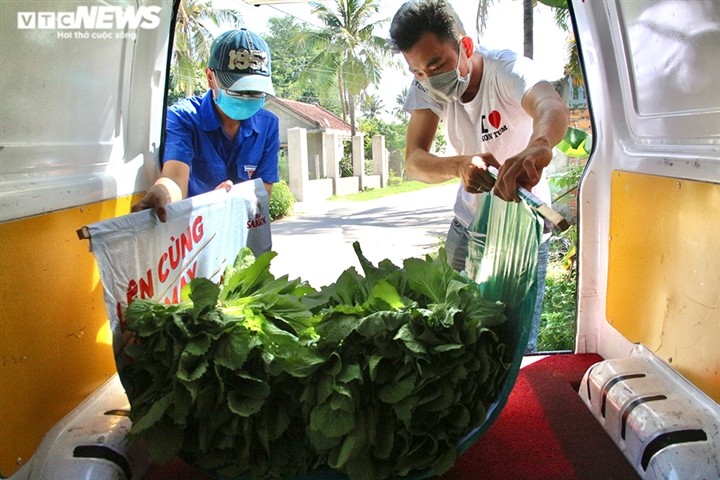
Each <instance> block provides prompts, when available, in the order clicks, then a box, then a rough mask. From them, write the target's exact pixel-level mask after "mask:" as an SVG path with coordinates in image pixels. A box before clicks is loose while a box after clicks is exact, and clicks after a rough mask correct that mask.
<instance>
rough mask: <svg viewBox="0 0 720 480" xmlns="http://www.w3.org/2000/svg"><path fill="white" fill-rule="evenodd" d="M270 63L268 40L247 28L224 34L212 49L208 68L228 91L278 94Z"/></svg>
mask: <svg viewBox="0 0 720 480" xmlns="http://www.w3.org/2000/svg"><path fill="white" fill-rule="evenodd" d="M270 63H271V61H270V49H269V48H268V45H267V43H265V40H263V39H262V38H261V37H260V36H259V35H257V34H256V33H253V32H251V31H249V30H246V29H244V28H243V29H240V30H230V31H227V32H224V33H222V34H221V35H220V36H219V37H217V38H216V39H215V40H214V41H213V43H212V45H211V46H210V61H209V62H208V67H210V69H211V70H213V71H215V76H216V78H217V79H218V80H219V81H220V84H221V85H222V86H223V87H224V88H225V89H227V90H231V91H234V92H244V91H252V92H264V93H267V94H269V95H275V89H274V88H273V85H272V80H271V79H270V74H271V66H270Z"/></svg>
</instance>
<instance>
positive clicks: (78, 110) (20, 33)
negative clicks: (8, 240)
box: [0, 0, 172, 221]
mask: <svg viewBox="0 0 720 480" xmlns="http://www.w3.org/2000/svg"><path fill="white" fill-rule="evenodd" d="M101 8H105V9H109V8H115V11H117V12H120V13H118V14H113V13H112V12H111V13H107V12H108V11H109V10H100V9H101ZM0 9H1V10H2V11H1V12H0V29H2V30H3V31H5V32H8V31H15V32H16V34H15V35H12V36H10V35H8V36H5V37H3V48H2V57H1V58H0V90H1V91H2V92H3V97H2V121H1V123H0V147H1V148H0V166H1V167H2V169H1V171H0V207H1V208H0V212H1V213H0V221H6V220H11V219H16V218H22V217H25V216H29V215H34V214H39V213H44V212H48V211H53V210H59V209H62V208H67V207H71V206H76V205H81V204H86V203H91V202H96V201H100V200H104V199H108V198H114V197H118V196H123V195H128V194H132V193H135V192H138V191H140V190H142V189H143V188H144V187H145V186H146V180H145V176H144V175H142V174H140V175H139V173H141V172H142V170H141V167H142V165H143V162H142V161H135V160H137V159H141V160H142V158H143V157H146V156H149V157H157V156H158V149H159V147H160V139H161V128H162V123H163V104H164V100H165V74H164V72H165V65H166V63H167V55H168V45H169V44H168V42H169V31H170V24H171V19H172V5H171V3H170V2H166V1H161V0H143V1H140V2H134V1H129V0H120V1H112V2H98V1H94V0H89V1H87V2H82V3H78V2H77V1H72V0H70V1H68V0H63V1H50V0H48V1H45V2H21V1H3V2H2V4H1V5H0ZM103 12H105V13H103ZM81 15H90V16H91V17H92V18H94V19H95V20H87V21H86V23H78V24H74V25H73V24H72V23H70V22H72V21H78V20H77V19H78V18H79V17H80V16H81ZM93 15H94V16H93ZM102 15H106V16H107V19H106V21H105V23H102V20H99V18H101V17H102ZM116 15H130V16H133V15H134V18H137V19H140V20H142V22H145V23H142V22H140V23H138V24H137V28H130V26H129V24H126V25H125V27H124V28H117V25H118V23H117V22H118V21H116V18H115V17H116ZM102 18H104V17H102ZM66 19H67V20H66ZM93 22H94V23H93ZM62 24H65V25H72V26H74V27H78V28H63V27H62ZM143 24H144V25H146V26H147V28H143V26H142V25H143ZM106 25H111V27H112V28H104V27H105V26H106ZM101 27H103V28H101ZM150 27H152V28H150ZM139 45H142V48H139V47H138V46H139ZM38 64H40V65H43V66H44V67H43V69H42V70H43V72H44V74H43V75H38V73H37V66H38ZM147 163H148V164H150V165H152V164H157V163H158V162H147ZM29 190H31V191H34V192H35V194H34V195H31V196H28V195H27V191H29ZM28 199H29V200H28Z"/></svg>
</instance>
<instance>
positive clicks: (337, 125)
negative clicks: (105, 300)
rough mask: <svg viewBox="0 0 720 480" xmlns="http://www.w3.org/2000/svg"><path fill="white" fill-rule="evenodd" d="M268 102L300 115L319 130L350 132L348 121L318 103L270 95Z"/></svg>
mask: <svg viewBox="0 0 720 480" xmlns="http://www.w3.org/2000/svg"><path fill="white" fill-rule="evenodd" d="M270 102H271V103H275V104H277V105H278V106H279V107H280V108H284V109H285V110H288V111H290V112H291V113H294V114H295V115H297V116H299V117H301V118H302V119H303V120H305V121H306V122H308V123H310V124H311V125H313V126H314V127H315V128H318V129H321V130H340V131H344V132H350V130H351V127H350V125H349V124H348V123H346V122H344V121H343V120H342V119H341V118H339V117H337V116H336V115H334V114H333V113H331V112H329V111H327V110H325V109H324V108H322V107H321V106H319V105H311V104H309V103H303V102H298V101H295V100H287V99H284V98H277V97H271V98H270Z"/></svg>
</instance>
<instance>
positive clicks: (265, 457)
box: [120, 243, 508, 480]
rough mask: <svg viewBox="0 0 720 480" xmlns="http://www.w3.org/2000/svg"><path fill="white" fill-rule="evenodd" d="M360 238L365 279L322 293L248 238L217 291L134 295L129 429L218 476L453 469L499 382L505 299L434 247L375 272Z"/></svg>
mask: <svg viewBox="0 0 720 480" xmlns="http://www.w3.org/2000/svg"><path fill="white" fill-rule="evenodd" d="M354 247H355V250H356V252H357V255H358V257H359V259H360V263H361V265H362V269H363V271H364V274H365V275H364V276H362V275H360V274H359V273H358V272H357V271H356V270H355V269H354V268H350V269H348V270H346V271H345V272H343V273H342V274H341V275H340V277H339V278H338V279H337V281H336V282H335V283H334V284H332V285H329V286H327V287H323V288H322V289H321V290H319V291H317V290H315V289H313V288H312V287H310V286H309V285H308V284H307V283H305V282H302V281H301V280H299V279H298V280H288V278H287V276H284V277H281V278H275V277H274V276H273V275H272V274H271V273H270V270H269V266H270V261H271V260H272V258H273V257H274V256H275V255H276V254H275V253H273V252H269V253H265V254H262V255H260V256H258V257H257V258H255V257H254V256H253V255H252V253H251V252H250V251H249V250H248V249H246V248H244V249H242V250H241V252H240V254H239V255H238V257H237V259H236V261H235V263H234V265H233V266H232V267H230V268H228V269H227V271H226V272H225V274H224V277H223V281H222V283H221V285H219V286H218V285H216V284H214V283H213V282H211V281H209V280H207V279H202V278H198V279H195V280H193V281H192V282H191V283H190V284H189V285H188V286H187V288H186V291H185V296H184V297H183V299H184V301H183V302H182V303H180V304H174V305H164V304H160V303H156V302H152V301H147V300H136V301H134V302H133V303H132V304H130V305H129V307H128V308H127V311H126V322H127V323H126V324H127V328H128V329H129V330H131V331H132V332H134V337H135V341H134V342H133V343H132V344H130V345H128V346H127V347H126V350H125V352H126V354H127V356H128V357H129V360H130V361H129V362H128V363H127V365H126V366H125V367H123V369H122V370H121V372H120V375H121V378H122V380H123V383H124V385H125V386H126V388H127V390H128V396H129V398H130V404H131V413H130V417H131V419H132V422H133V425H132V429H131V431H130V437H131V438H132V439H135V440H137V439H142V440H144V441H145V443H146V444H147V446H148V448H149V451H150V455H151V457H152V458H153V459H154V460H155V461H157V462H159V463H163V462H166V461H168V460H170V459H172V458H174V457H175V456H177V455H180V456H181V457H182V458H183V459H185V460H186V461H187V462H189V463H191V464H193V465H195V466H197V467H199V468H201V469H203V470H205V471H208V472H212V473H213V474H215V475H218V476H221V477H226V478H236V477H248V478H279V477H285V476H292V475H298V474H302V473H306V472H313V471H322V470H324V469H331V470H332V471H335V472H341V473H343V474H344V475H346V476H347V477H349V478H350V479H352V480H356V479H358V480H359V479H373V480H377V479H386V478H399V477H412V476H416V475H419V474H422V472H428V471H432V472H433V473H435V474H439V473H442V472H444V471H446V470H448V469H449V468H450V467H451V466H452V465H453V463H454V462H455V460H456V458H457V455H458V445H459V443H460V441H461V440H462V438H463V437H464V436H465V435H467V434H468V433H469V432H470V431H471V430H472V429H473V428H474V427H476V426H478V425H480V424H481V423H482V422H483V421H484V419H485V417H486V412H487V407H488V406H489V405H490V404H491V403H492V402H493V401H494V400H495V399H496V397H497V394H498V392H499V390H500V388H501V386H502V384H503V381H504V378H505V374H506V372H507V369H508V365H507V363H506V362H505V360H504V349H505V346H504V344H503V343H502V341H501V339H500V338H498V335H497V333H496V332H497V331H498V327H499V326H500V325H502V324H503V322H505V315H504V306H503V305H502V304H500V303H498V302H491V301H488V300H486V299H483V298H482V297H480V295H479V294H478V288H477V285H476V284H475V283H474V282H472V281H471V280H469V279H468V277H467V276H465V275H464V274H460V273H457V272H455V271H454V270H453V269H452V268H451V267H450V266H448V265H447V263H446V260H445V258H444V252H442V251H441V254H440V255H439V256H437V257H435V258H431V257H430V256H428V257H427V258H426V259H424V260H423V259H418V258H409V259H406V260H405V261H404V263H403V267H402V268H400V267H398V266H396V265H394V264H392V263H391V262H390V261H388V260H385V261H383V262H381V263H380V264H379V265H378V266H377V267H376V266H374V265H373V264H371V263H370V262H369V261H367V259H365V258H364V257H363V255H362V252H361V251H360V247H359V245H358V244H357V243H356V244H355V245H354Z"/></svg>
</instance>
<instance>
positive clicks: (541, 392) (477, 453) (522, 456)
mask: <svg viewBox="0 0 720 480" xmlns="http://www.w3.org/2000/svg"><path fill="white" fill-rule="evenodd" d="M601 360H602V358H601V357H599V356H598V355H595V354H581V355H569V354H568V355H551V356H547V357H545V358H543V359H541V360H538V361H536V362H535V363H532V364H531V365H528V366H526V367H523V368H522V369H521V370H520V374H519V376H518V379H517V382H516V383H515V386H514V388H513V390H512V392H511V393H510V396H509V397H508V401H507V404H506V405H505V407H504V408H503V410H502V412H501V413H500V415H499V416H498V418H497V420H496V421H495V423H494V424H493V425H492V426H491V427H490V429H489V430H488V431H487V432H486V433H485V434H484V435H483V436H482V437H481V438H480V439H478V440H477V441H476V442H475V443H474V444H473V445H472V446H471V447H470V448H469V449H468V450H467V451H466V452H465V453H464V454H463V455H462V456H461V457H460V459H459V460H458V462H457V463H456V465H455V467H454V468H453V469H452V470H451V471H450V472H448V473H446V474H445V475H443V476H442V477H441V478H439V479H437V480H632V479H637V478H639V476H638V475H637V474H636V472H635V470H634V469H633V468H632V467H631V466H630V464H629V463H628V462H627V461H626V460H625V457H624V456H623V454H622V452H620V450H619V449H618V448H617V447H616V446H615V444H614V443H613V441H612V440H611V439H610V437H608V436H607V435H606V434H605V430H603V428H602V427H601V426H600V424H599V423H598V422H597V421H596V420H595V418H594V417H593V416H592V414H591V413H590V411H589V410H588V409H587V407H586V406H585V404H584V403H583V402H582V400H581V399H580V396H579V395H578V394H577V388H578V385H579V384H580V381H581V380H582V377H583V374H584V373H585V371H586V370H587V369H588V368H589V367H590V366H591V365H593V364H594V363H596V362H599V361H601ZM206 478H207V477H205V476H204V475H202V474H200V473H199V472H197V471H196V470H194V469H192V468H191V467H189V466H187V465H186V464H185V463H183V462H182V461H180V460H177V461H173V462H170V463H169V464H167V465H165V466H162V467H160V466H158V467H155V468H152V469H151V470H150V471H149V472H148V473H147V474H146V475H145V476H144V477H143V479H144V480H203V479H206Z"/></svg>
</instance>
